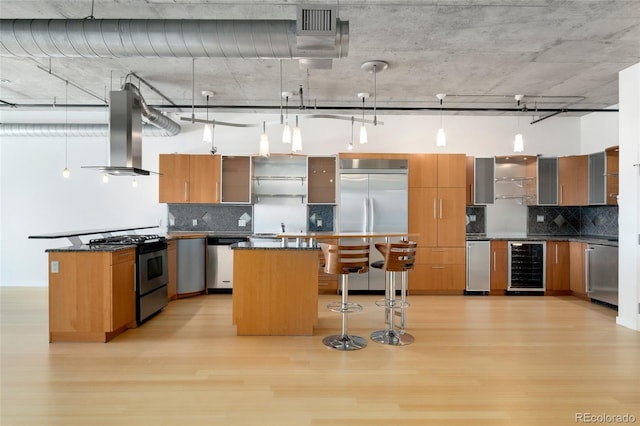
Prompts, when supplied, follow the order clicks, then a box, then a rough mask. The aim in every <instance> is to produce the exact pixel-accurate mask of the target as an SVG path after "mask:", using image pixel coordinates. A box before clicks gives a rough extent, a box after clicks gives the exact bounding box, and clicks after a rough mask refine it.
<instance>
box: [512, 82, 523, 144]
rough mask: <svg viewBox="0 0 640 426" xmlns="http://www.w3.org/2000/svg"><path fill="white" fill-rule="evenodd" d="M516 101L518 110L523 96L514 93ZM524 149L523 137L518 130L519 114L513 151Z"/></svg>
mask: <svg viewBox="0 0 640 426" xmlns="http://www.w3.org/2000/svg"><path fill="white" fill-rule="evenodd" d="M515 98H516V101H517V102H518V111H519V110H520V101H522V98H524V95H516V96H515ZM523 151H524V138H523V137H522V132H521V131H520V115H518V133H516V137H515V138H514V140H513V152H523Z"/></svg>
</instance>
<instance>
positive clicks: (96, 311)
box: [49, 249, 136, 342]
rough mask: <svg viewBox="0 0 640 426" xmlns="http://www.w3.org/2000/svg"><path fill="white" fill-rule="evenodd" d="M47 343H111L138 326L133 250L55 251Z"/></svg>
mask: <svg viewBox="0 0 640 426" xmlns="http://www.w3.org/2000/svg"><path fill="white" fill-rule="evenodd" d="M49 261H50V262H57V264H58V272H51V271H50V272H49V341H50V342H56V341H88V342H108V341H109V340H111V339H113V338H114V337H115V336H117V335H118V334H120V333H121V332H123V331H124V330H126V329H127V328H133V327H135V325H136V323H135V287H134V285H135V276H134V273H135V249H128V250H121V251H117V252H114V253H109V252H51V253H49Z"/></svg>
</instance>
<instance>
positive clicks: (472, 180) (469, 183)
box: [465, 156, 475, 206]
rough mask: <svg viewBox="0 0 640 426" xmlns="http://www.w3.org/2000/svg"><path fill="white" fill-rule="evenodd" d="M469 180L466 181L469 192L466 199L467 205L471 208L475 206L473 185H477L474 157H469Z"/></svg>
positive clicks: (467, 168)
mask: <svg viewBox="0 0 640 426" xmlns="http://www.w3.org/2000/svg"><path fill="white" fill-rule="evenodd" d="M466 170H467V180H466V185H465V188H467V190H466V191H467V192H466V195H465V196H466V198H467V205H468V206H471V205H473V204H474V202H473V199H474V197H473V185H474V183H475V158H474V157H469V156H467V167H466Z"/></svg>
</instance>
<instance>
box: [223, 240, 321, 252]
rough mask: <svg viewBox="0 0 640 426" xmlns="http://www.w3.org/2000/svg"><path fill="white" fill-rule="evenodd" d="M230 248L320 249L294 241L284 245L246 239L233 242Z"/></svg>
mask: <svg viewBox="0 0 640 426" xmlns="http://www.w3.org/2000/svg"><path fill="white" fill-rule="evenodd" d="M231 248H232V249H233V250H320V248H319V247H315V246H308V245H306V244H302V243H300V245H296V243H295V242H288V243H287V244H286V246H285V245H283V243H282V242H276V241H246V242H240V243H234V244H232V245H231Z"/></svg>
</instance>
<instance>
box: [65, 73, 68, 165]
mask: <svg viewBox="0 0 640 426" xmlns="http://www.w3.org/2000/svg"><path fill="white" fill-rule="evenodd" d="M64 103H65V108H64V168H65V169H66V168H67V158H68V147H67V145H68V141H69V81H67V80H65V86H64Z"/></svg>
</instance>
